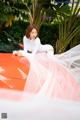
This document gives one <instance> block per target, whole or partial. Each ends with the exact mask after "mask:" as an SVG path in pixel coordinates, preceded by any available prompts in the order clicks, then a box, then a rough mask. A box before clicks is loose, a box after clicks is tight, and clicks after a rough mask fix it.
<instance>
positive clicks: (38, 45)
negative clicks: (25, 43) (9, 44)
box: [32, 37, 41, 55]
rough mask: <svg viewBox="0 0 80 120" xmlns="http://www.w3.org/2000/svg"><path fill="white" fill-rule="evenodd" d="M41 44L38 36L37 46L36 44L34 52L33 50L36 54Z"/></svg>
mask: <svg viewBox="0 0 80 120" xmlns="http://www.w3.org/2000/svg"><path fill="white" fill-rule="evenodd" d="M40 46H41V42H40V39H39V38H38V37H37V38H36V39H35V46H34V49H33V52H32V54H33V55H34V54H36V53H37V52H38V51H39V48H40Z"/></svg>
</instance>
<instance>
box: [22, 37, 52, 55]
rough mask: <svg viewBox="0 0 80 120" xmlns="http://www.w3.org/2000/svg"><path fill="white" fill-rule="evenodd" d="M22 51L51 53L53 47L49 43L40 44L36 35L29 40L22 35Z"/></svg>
mask: <svg viewBox="0 0 80 120" xmlns="http://www.w3.org/2000/svg"><path fill="white" fill-rule="evenodd" d="M23 44H24V52H25V53H27V52H28V53H32V54H36V53H37V52H47V53H48V54H53V53H54V50H53V47H52V46H51V45H49V44H45V45H42V44H41V42H40V39H39V38H38V37H37V38H36V39H35V40H30V39H28V38H27V37H26V36H24V37H23Z"/></svg>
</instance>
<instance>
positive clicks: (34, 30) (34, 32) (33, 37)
mask: <svg viewBox="0 0 80 120" xmlns="http://www.w3.org/2000/svg"><path fill="white" fill-rule="evenodd" d="M37 34H38V33H37V30H36V29H35V28H33V29H32V31H31V32H30V39H31V40H34V39H35V38H36V37H37Z"/></svg>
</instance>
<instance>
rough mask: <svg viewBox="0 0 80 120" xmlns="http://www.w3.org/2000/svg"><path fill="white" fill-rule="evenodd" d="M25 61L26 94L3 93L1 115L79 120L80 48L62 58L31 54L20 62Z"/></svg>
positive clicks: (33, 119)
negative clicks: (26, 65)
mask: <svg viewBox="0 0 80 120" xmlns="http://www.w3.org/2000/svg"><path fill="white" fill-rule="evenodd" d="M26 59H28V61H29V63H30V69H29V73H28V76H27V79H26V84H25V87H24V90H23V91H22V92H20V91H15V90H6V89H0V113H2V112H3V113H4V112H6V113H7V114H8V118H9V120H14V119H15V120H26V119H27V118H28V120H44V119H46V120H53V119H54V120H59V119H61V120H80V45H78V46H76V47H74V48H72V49H70V50H69V51H67V52H65V53H62V54H59V55H53V56H48V55H47V54H45V53H38V54H36V55H34V56H32V55H30V54H28V55H25V57H22V58H21V61H23V62H24V63H25V64H26ZM1 95H2V96H3V97H2V98H1Z"/></svg>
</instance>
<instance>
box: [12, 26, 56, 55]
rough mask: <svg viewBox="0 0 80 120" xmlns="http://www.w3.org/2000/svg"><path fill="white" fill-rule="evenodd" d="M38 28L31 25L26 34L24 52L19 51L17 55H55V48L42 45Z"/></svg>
mask: <svg viewBox="0 0 80 120" xmlns="http://www.w3.org/2000/svg"><path fill="white" fill-rule="evenodd" d="M38 32H39V30H38V28H37V27H36V26H35V25H29V26H28V28H27V30H26V33H25V35H24V37H23V46H24V50H23V51H21V50H20V51H18V52H17V55H19V56H26V55H27V53H31V54H32V55H35V54H36V53H39V52H46V53H47V54H50V55H53V53H54V50H53V47H52V46H51V45H49V44H46V45H42V44H41V42H40V39H39V37H38ZM13 53H14V54H16V52H13Z"/></svg>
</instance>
